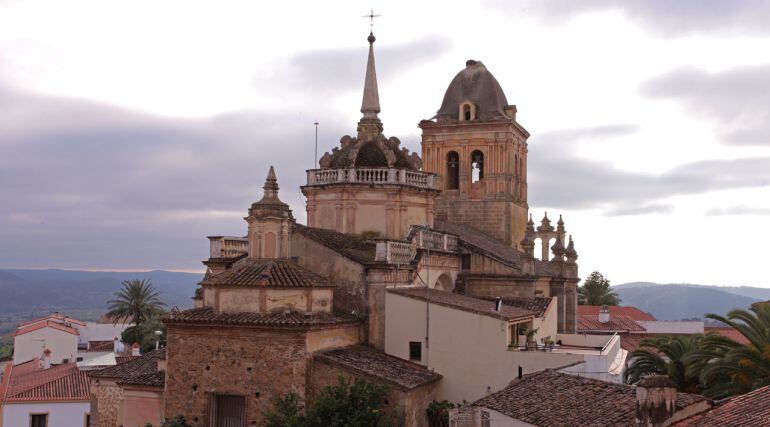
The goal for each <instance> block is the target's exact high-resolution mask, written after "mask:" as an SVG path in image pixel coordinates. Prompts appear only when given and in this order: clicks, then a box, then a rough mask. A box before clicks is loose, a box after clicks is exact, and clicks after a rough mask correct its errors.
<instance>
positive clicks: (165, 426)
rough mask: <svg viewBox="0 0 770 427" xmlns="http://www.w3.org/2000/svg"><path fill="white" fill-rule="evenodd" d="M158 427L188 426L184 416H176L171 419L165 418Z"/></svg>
mask: <svg viewBox="0 0 770 427" xmlns="http://www.w3.org/2000/svg"><path fill="white" fill-rule="evenodd" d="M160 427H190V424H187V420H186V419H185V418H184V416H182V415H177V416H175V417H174V418H171V419H168V418H166V419H165V420H164V421H163V423H161V425H160Z"/></svg>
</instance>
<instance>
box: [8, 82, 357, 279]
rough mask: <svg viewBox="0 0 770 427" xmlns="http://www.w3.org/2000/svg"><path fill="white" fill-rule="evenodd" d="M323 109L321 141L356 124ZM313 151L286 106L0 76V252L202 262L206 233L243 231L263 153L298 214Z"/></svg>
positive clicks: (56, 258) (22, 262) (18, 257)
mask: <svg viewBox="0 0 770 427" xmlns="http://www.w3.org/2000/svg"><path fill="white" fill-rule="evenodd" d="M318 119H319V120H321V121H322V122H323V123H324V124H325V126H324V128H323V131H322V132H321V135H320V138H319V139H320V140H319V151H322V150H324V149H327V148H330V147H331V146H333V145H335V144H336V143H337V140H338V138H339V135H341V134H342V133H344V130H345V128H348V130H349V129H350V128H353V127H354V124H353V123H351V124H349V126H344V125H343V124H341V123H339V122H337V119H335V117H334V113H333V112H331V111H330V112H324V111H320V112H319V114H318ZM325 135H335V137H334V138H326V137H325ZM312 153H313V126H312V122H306V121H305V120H304V119H303V118H302V117H298V116H296V115H294V114H292V113H289V112H286V111H238V112H232V113H228V114H223V115H220V116H217V117H212V118H208V119H196V120H180V119H171V118H164V117H157V116H152V115H147V114H139V113H135V112H130V111H124V110H121V109H118V108H115V107H112V106H109V105H103V104H98V103H93V102H87V101H82V100H74V99H65V98H55V97H45V96H34V95H30V94H25V93H18V92H14V91H12V90H9V89H7V88H3V87H0V200H2V203H0V242H1V243H0V259H1V260H2V263H3V266H26V267H51V266H58V267H81V268H82V267H94V268H152V267H159V268H170V267H174V268H201V266H200V264H198V263H197V262H196V261H195V260H197V259H199V258H200V257H202V256H203V255H204V254H205V253H206V244H207V243H206V240H205V238H204V237H205V236H206V235H209V234H217V233H227V234H236V235H237V234H240V233H243V232H245V223H244V222H243V220H242V218H243V216H244V215H245V213H246V209H247V208H248V205H249V204H250V203H251V202H253V201H254V200H257V199H258V198H259V197H261V192H262V190H261V187H262V184H263V182H264V179H265V175H266V173H267V168H268V166H269V165H270V164H274V165H275V166H276V171H277V173H278V177H279V183H280V185H281V189H282V190H281V197H282V198H283V199H284V201H286V202H287V203H289V204H290V205H291V206H292V208H293V209H294V211H295V216H298V217H300V218H302V216H303V214H304V206H303V204H302V200H301V197H300V194H299V191H298V187H299V185H301V184H302V182H303V179H304V170H305V169H307V168H310V167H311V166H312V162H313V159H312V156H313V154H312Z"/></svg>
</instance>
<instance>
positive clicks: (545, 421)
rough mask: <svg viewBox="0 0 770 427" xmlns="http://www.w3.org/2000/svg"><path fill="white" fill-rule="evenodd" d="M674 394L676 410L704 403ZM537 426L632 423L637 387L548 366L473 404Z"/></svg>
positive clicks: (689, 396)
mask: <svg viewBox="0 0 770 427" xmlns="http://www.w3.org/2000/svg"><path fill="white" fill-rule="evenodd" d="M703 401H705V398H704V397H702V396H698V395H695V394H687V393H677V399H676V409H677V410H681V409H684V408H686V407H688V406H690V405H693V404H696V403H699V402H703ZM472 405H473V406H477V407H486V408H489V409H493V410H495V411H497V412H500V413H502V414H504V415H507V416H509V417H511V418H514V419H516V420H519V421H523V422H526V423H530V424H534V425H537V426H557V425H559V426H620V425H624V426H626V425H627V426H634V425H636V389H635V388H634V387H633V386H630V385H625V384H617V383H610V382H605V381H600V380H595V379H592V378H585V377H578V376H575V375H569V374H563V373H559V372H556V371H553V370H550V369H547V370H545V371H540V372H536V373H533V374H528V375H524V377H522V378H521V379H517V380H514V381H513V382H511V384H510V385H509V386H508V387H506V388H504V389H502V390H500V391H498V392H497V393H493V394H490V395H489V396H486V397H484V398H482V399H479V400H477V401H476V402H474V403H473V404H472Z"/></svg>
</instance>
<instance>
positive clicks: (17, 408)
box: [2, 402, 91, 427]
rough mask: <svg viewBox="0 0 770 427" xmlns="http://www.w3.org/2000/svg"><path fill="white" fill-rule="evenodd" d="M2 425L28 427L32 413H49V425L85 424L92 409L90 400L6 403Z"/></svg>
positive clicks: (55, 426) (60, 426) (71, 425)
mask: <svg viewBox="0 0 770 427" xmlns="http://www.w3.org/2000/svg"><path fill="white" fill-rule="evenodd" d="M2 408H3V418H2V421H3V425H2V427H26V426H28V425H29V415H30V414H40V413H47V414H48V427H82V426H85V420H86V414H87V413H88V412H89V411H90V410H91V404H90V403H89V402H68V403H50V402H44V403H5V404H3V407H2Z"/></svg>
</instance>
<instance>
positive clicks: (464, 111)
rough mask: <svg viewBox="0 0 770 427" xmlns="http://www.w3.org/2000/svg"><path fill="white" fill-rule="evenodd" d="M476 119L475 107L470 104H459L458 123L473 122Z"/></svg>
mask: <svg viewBox="0 0 770 427" xmlns="http://www.w3.org/2000/svg"><path fill="white" fill-rule="evenodd" d="M475 119H476V106H475V105H473V104H472V103H470V102H463V103H462V104H460V121H464V120H475Z"/></svg>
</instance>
